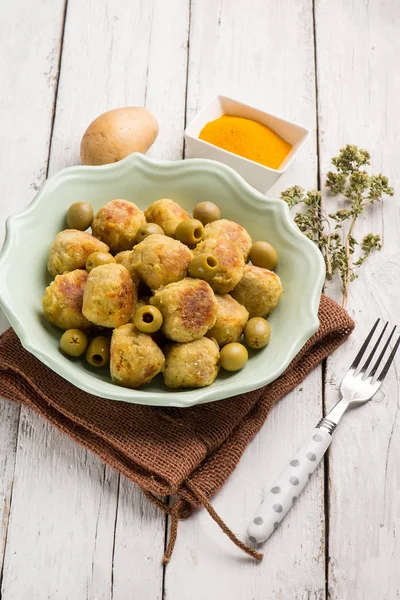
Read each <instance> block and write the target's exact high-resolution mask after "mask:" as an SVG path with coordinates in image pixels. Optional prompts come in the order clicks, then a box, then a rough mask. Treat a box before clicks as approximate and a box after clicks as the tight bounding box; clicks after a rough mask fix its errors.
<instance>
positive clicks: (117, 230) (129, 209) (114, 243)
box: [92, 200, 146, 254]
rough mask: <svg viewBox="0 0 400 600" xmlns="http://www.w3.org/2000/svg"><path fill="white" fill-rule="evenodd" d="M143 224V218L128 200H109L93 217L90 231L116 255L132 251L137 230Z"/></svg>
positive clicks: (140, 212) (144, 220)
mask: <svg viewBox="0 0 400 600" xmlns="http://www.w3.org/2000/svg"><path fill="white" fill-rule="evenodd" d="M145 223H146V219H145V216H144V214H143V212H142V211H141V210H140V208H138V207H137V206H136V204H134V203H133V202H128V200H111V202H108V203H107V204H105V205H104V206H102V207H101V208H100V210H99V212H98V213H97V214H96V215H95V217H94V219H93V222H92V231H93V235H95V236H96V237H97V238H99V240H102V241H103V242H105V243H106V244H108V245H109V246H110V250H111V252H113V253H114V254H116V253H117V252H122V251H123V250H132V248H133V246H134V245H135V242H136V234H137V232H138V229H140V227H141V226H142V225H144V224H145Z"/></svg>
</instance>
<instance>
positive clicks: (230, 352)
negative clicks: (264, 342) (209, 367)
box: [220, 342, 249, 371]
mask: <svg viewBox="0 0 400 600" xmlns="http://www.w3.org/2000/svg"><path fill="white" fill-rule="evenodd" d="M248 358H249V354H248V352H247V350H246V348H245V347H244V346H243V344H238V343H237V342H232V343H231V344H227V345H226V346H224V347H223V348H221V353H220V363H221V367H222V368H223V369H225V371H240V369H243V367H244V365H245V364H246V363H247V359H248Z"/></svg>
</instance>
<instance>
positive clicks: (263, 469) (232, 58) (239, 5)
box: [165, 0, 325, 600]
mask: <svg viewBox="0 0 400 600" xmlns="http://www.w3.org/2000/svg"><path fill="white" fill-rule="evenodd" d="M191 7H192V11H191V28H190V43H189V68H188V98H187V115H188V121H190V119H191V118H193V117H194V115H195V114H196V112H197V111H198V110H199V109H200V108H201V107H202V106H203V105H204V104H205V103H206V102H208V101H209V100H210V99H211V98H212V97H213V95H215V94H217V93H222V94H226V95H232V96H233V97H239V98H241V99H243V101H244V102H246V101H248V102H249V103H253V104H256V105H257V104H259V105H260V106H264V107H265V109H266V110H270V111H271V112H275V113H276V114H280V115H285V116H287V118H289V119H294V120H296V121H297V122H300V123H305V124H306V125H307V126H309V127H310V128H311V129H312V130H313V136H312V140H311V142H310V144H309V145H308V147H307V149H306V150H305V152H304V153H303V154H302V155H301V157H300V158H299V162H298V163H297V164H296V165H295V167H294V169H293V171H292V172H291V173H290V175H289V177H290V178H286V177H285V180H286V181H283V179H282V180H281V181H280V182H279V187H278V186H276V188H275V193H278V192H279V191H280V190H281V189H285V187H287V186H288V185H289V184H290V182H294V181H296V182H298V183H300V184H302V185H304V186H309V187H315V186H316V183H317V167H316V137H315V124H316V101H315V79H314V59H313V55H314V40H313V15H312V5H311V2H308V0H305V1H301V2H298V3H296V6H294V5H293V4H291V7H290V9H289V5H288V4H287V3H271V2H265V1H263V0H253V1H252V2H250V4H249V3H243V2H242V1H241V0H235V1H231V0H226V1H222V2H219V3H216V2H211V1H208V2H203V1H202V0H192V5H191ZM277 23H280V24H282V27H280V26H277ZM248 36H250V37H248ZM250 39H251V41H250ZM279 47H281V48H285V52H281V51H277V48H279ZM289 56H290V57H291V58H290V61H289V60H288V57H289ZM271 193H272V194H273V193H274V191H271ZM321 382H322V377H321V371H320V370H319V369H317V370H316V371H315V372H314V373H313V374H312V375H311V376H310V377H309V378H308V380H307V381H306V382H305V384H304V385H303V386H302V387H303V391H301V392H297V393H293V394H290V396H289V397H287V398H285V400H284V401H282V402H281V403H280V404H279V405H278V406H276V407H275V408H274V410H273V412H272V414H271V416H270V417H269V418H268V421H267V423H266V424H265V426H264V427H263V429H262V431H261V432H260V434H259V435H258V436H257V439H256V440H255V441H254V442H253V443H252V444H251V445H250V447H249V448H248V449H247V451H246V453H245V455H244V457H243V459H242V461H241V463H240V464H239V467H238V468H237V470H236V472H235V473H234V474H233V476H232V477H231V479H230V480H229V481H228V483H227V484H226V486H225V487H224V488H223V490H222V491H221V492H220V493H219V494H218V495H217V497H216V498H215V499H214V500H213V506H214V507H215V509H216V510H217V511H218V513H219V514H220V515H221V517H222V518H223V519H225V520H226V522H227V524H228V525H229V526H231V527H232V528H233V530H234V531H235V532H236V533H238V534H239V535H241V536H244V534H245V531H246V527H247V523H248V520H249V519H250V518H251V516H252V512H253V511H254V510H255V508H256V507H257V505H258V504H259V502H260V500H261V498H262V496H263V494H264V493H265V492H266V491H267V490H268V486H269V484H270V483H271V482H272V481H273V478H274V477H276V476H277V475H278V472H279V470H280V469H281V467H282V465H283V464H284V461H285V460H286V459H288V458H289V457H290V455H291V453H292V452H293V451H294V450H295V449H296V447H297V445H299V444H300V443H301V442H302V439H303V438H304V436H305V435H307V433H308V430H309V429H310V427H311V426H312V425H313V424H314V422H317V421H318V419H319V418H320V416H321V412H322V388H321ZM323 504H324V492H323V469H322V468H321V469H320V470H319V471H318V473H317V474H316V477H315V478H314V479H313V481H312V483H311V485H310V487H309V488H308V490H307V491H306V493H305V494H304V495H303V497H302V498H301V500H300V501H299V503H298V504H297V505H296V507H295V508H294V510H293V511H292V512H291V514H290V515H288V517H287V519H286V520H285V522H284V523H283V526H282V529H281V531H280V532H279V533H277V534H276V535H275V536H273V537H272V538H271V539H270V541H269V542H268V543H267V544H266V545H265V559H264V561H263V562H262V563H261V564H260V565H255V564H252V563H251V562H249V561H248V559H246V558H244V557H243V556H242V554H241V553H240V551H239V550H237V549H236V548H235V547H234V546H233V545H232V543H231V542H230V541H229V540H228V539H227V538H225V537H224V536H223V534H222V533H221V531H220V529H219V528H218V526H216V525H215V524H214V522H213V521H212V520H211V519H210V517H209V515H208V514H207V513H206V512H205V511H201V512H200V513H198V514H197V515H195V516H194V517H193V518H191V519H190V520H188V521H187V522H184V523H182V524H181V525H180V528H179V535H178V540H177V543H176V549H175V555H174V557H173V560H172V561H171V563H170V565H169V566H168V568H167V570H166V577H165V590H166V595H167V598H191V599H192V600H197V599H199V600H200V599H201V598H204V597H209V598H218V600H228V599H231V598H238V599H239V598H243V599H244V598H257V599H258V598H260V599H261V598H271V599H272V598H274V599H275V598H282V599H285V600H286V599H289V598H290V599H293V600H294V599H295V598H296V599H300V598H323V597H324V595H325V572H324V571H325V557H324V544H323V539H324V508H323ZM305 532H306V533H305ZM289 540H290V542H289ZM184 572H185V574H186V575H183V573H184Z"/></svg>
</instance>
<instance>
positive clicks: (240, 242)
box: [203, 219, 253, 261]
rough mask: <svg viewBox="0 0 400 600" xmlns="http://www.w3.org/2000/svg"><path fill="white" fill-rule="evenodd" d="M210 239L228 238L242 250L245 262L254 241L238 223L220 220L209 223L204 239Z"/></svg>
mask: <svg viewBox="0 0 400 600" xmlns="http://www.w3.org/2000/svg"><path fill="white" fill-rule="evenodd" d="M210 237H211V238H214V237H225V238H228V239H229V240H231V241H232V242H234V244H235V245H236V246H238V247H239V248H240V249H241V250H242V252H243V258H244V260H245V261H246V260H247V258H248V256H249V252H250V248H251V246H252V244H253V241H252V239H251V237H250V235H249V234H248V232H247V230H246V229H245V228H244V227H242V226H241V225H239V224H238V223H235V221H229V220H228V219H219V220H218V221H213V222H212V223H208V225H206V227H205V230H204V237H203V239H204V240H206V239H208V238H210Z"/></svg>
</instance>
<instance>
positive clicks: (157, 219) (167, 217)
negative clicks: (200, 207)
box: [144, 198, 190, 237]
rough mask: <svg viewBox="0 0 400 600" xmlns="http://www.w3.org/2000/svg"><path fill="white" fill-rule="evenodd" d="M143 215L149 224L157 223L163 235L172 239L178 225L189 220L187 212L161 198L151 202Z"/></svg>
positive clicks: (171, 201) (174, 203) (167, 199)
mask: <svg viewBox="0 0 400 600" xmlns="http://www.w3.org/2000/svg"><path fill="white" fill-rule="evenodd" d="M144 214H145V217H146V220H147V221H148V222H149V223H157V225H159V226H160V227H162V228H163V230H164V233H165V235H169V236H170V237H173V235H174V233H175V229H176V228H177V227H178V225H179V223H181V222H182V221H184V220H185V219H190V216H189V215H188V214H187V212H186V211H185V210H183V208H182V207H180V206H179V204H177V203H176V202H174V201H173V200H170V199H169V198H162V199H161V200H157V201H156V202H153V204H150V206H149V207H148V209H147V210H146V211H145V213H144Z"/></svg>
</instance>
